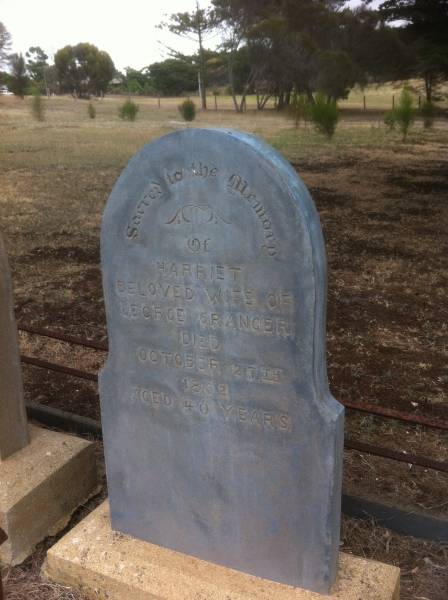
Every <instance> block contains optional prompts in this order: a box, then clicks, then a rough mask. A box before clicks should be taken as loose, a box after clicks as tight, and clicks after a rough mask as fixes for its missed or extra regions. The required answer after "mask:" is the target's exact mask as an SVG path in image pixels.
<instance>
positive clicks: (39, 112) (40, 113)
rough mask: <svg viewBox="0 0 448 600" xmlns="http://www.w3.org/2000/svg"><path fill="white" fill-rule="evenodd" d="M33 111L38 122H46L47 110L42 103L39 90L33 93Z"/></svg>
mask: <svg viewBox="0 0 448 600" xmlns="http://www.w3.org/2000/svg"><path fill="white" fill-rule="evenodd" d="M31 111H32V113H33V117H34V118H35V119H36V121H45V108H44V103H43V101H42V95H41V93H40V91H39V90H35V91H34V92H33V99H32V100H31Z"/></svg>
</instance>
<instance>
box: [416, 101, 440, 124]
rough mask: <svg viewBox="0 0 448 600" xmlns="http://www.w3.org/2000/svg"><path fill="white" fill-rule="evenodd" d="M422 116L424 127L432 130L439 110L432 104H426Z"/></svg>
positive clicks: (422, 108)
mask: <svg viewBox="0 0 448 600" xmlns="http://www.w3.org/2000/svg"><path fill="white" fill-rule="evenodd" d="M420 114H421V115H422V117H423V125H424V127H425V129H431V128H432V127H433V125H434V119H435V117H436V114H437V108H436V106H435V104H433V103H432V102H428V101H426V102H424V103H423V104H422V107H421V109H420Z"/></svg>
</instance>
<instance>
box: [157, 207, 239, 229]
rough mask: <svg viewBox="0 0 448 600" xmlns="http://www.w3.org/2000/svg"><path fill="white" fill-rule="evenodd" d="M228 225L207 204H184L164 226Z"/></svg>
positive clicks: (226, 221) (228, 222)
mask: <svg viewBox="0 0 448 600" xmlns="http://www.w3.org/2000/svg"><path fill="white" fill-rule="evenodd" d="M185 223H186V224H188V225H220V224H222V223H223V224H224V225H230V221H228V220H227V219H225V218H224V217H223V216H222V215H221V214H219V212H218V211H217V210H216V209H213V208H212V207H211V206H209V205H208V204H186V205H185V206H182V207H181V208H178V209H177V210H176V212H175V213H174V215H173V216H172V217H171V218H169V219H168V221H166V223H165V225H182V224H185Z"/></svg>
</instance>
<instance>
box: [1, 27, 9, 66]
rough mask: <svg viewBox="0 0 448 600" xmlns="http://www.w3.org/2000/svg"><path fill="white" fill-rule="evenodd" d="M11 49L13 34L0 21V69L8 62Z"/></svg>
mask: <svg viewBox="0 0 448 600" xmlns="http://www.w3.org/2000/svg"><path fill="white" fill-rule="evenodd" d="M10 49H11V34H10V33H9V31H8V30H7V29H6V27H5V26H4V25H3V23H2V22H1V21H0V67H2V66H3V65H5V64H6V63H7V62H8V58H9V51H10Z"/></svg>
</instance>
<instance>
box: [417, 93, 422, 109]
mask: <svg viewBox="0 0 448 600" xmlns="http://www.w3.org/2000/svg"><path fill="white" fill-rule="evenodd" d="M421 107H422V97H421V96H419V97H418V109H419V110H420V109H421Z"/></svg>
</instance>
